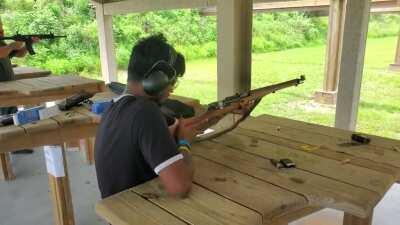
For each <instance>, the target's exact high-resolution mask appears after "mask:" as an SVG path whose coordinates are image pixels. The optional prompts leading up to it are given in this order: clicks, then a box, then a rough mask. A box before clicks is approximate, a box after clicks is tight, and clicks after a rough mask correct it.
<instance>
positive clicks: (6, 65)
mask: <svg viewBox="0 0 400 225" xmlns="http://www.w3.org/2000/svg"><path fill="white" fill-rule="evenodd" d="M3 46H7V44H6V43H5V42H4V41H0V47H3ZM10 80H14V70H13V68H12V64H11V60H10V57H8V56H7V57H4V58H0V81H10Z"/></svg>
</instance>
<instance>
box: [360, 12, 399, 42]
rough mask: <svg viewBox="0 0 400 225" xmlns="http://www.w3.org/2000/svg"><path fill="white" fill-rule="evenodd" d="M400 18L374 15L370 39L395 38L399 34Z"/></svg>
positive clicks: (370, 28)
mask: <svg viewBox="0 0 400 225" xmlns="http://www.w3.org/2000/svg"><path fill="white" fill-rule="evenodd" d="M399 24H400V16H398V15H374V16H372V19H371V21H370V23H369V31H368V37H373V38H380V37H388V36H395V35H397V34H398V32H399Z"/></svg>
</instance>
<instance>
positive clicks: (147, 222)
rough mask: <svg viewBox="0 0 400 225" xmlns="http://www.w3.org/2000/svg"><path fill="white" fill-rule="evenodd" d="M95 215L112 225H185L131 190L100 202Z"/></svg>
mask: <svg viewBox="0 0 400 225" xmlns="http://www.w3.org/2000/svg"><path fill="white" fill-rule="evenodd" d="M96 213H97V214H98V215H99V216H101V217H102V218H104V219H105V220H106V221H107V222H109V223H110V224H114V225H119V224H140V225H159V224H171V225H185V224H187V223H185V222H183V221H181V220H179V219H178V218H176V217H175V216H174V215H171V214H170V213H168V212H166V211H165V210H163V209H162V208H160V207H158V206H156V205H155V204H153V203H151V202H149V201H147V200H146V199H145V198H142V197H141V196H139V195H137V194H136V193H134V192H133V191H131V190H127V191H124V192H121V193H118V194H116V195H114V196H111V197H108V198H106V199H103V200H101V201H100V202H99V203H97V204H96Z"/></svg>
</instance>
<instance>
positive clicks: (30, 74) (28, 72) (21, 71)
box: [13, 66, 51, 80]
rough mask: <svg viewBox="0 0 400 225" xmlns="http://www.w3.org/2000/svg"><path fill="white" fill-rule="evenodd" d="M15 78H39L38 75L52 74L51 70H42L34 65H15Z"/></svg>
mask: <svg viewBox="0 0 400 225" xmlns="http://www.w3.org/2000/svg"><path fill="white" fill-rule="evenodd" d="M13 70H14V78H15V80H20V79H29V78H37V77H47V76H49V75H50V74H51V71H49V70H42V69H37V68H32V67H24V66H19V67H14V68H13Z"/></svg>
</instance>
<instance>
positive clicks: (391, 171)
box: [232, 128, 400, 180]
mask: <svg viewBox="0 0 400 225" xmlns="http://www.w3.org/2000/svg"><path fill="white" fill-rule="evenodd" d="M232 134H240V135H246V136H250V137H254V139H252V140H254V143H252V146H256V145H258V144H257V143H258V141H257V140H256V139H255V138H260V139H264V140H267V141H268V142H269V143H273V144H275V145H279V146H285V147H288V148H290V149H292V150H296V151H303V152H306V153H307V154H313V155H317V156H320V157H323V158H327V159H332V160H336V161H338V162H340V163H341V164H343V165H345V164H346V165H347V164H349V165H354V166H357V167H363V168H368V169H370V170H375V171H378V172H380V173H384V174H387V175H390V176H391V177H392V178H393V179H395V180H400V170H399V169H398V168H397V167H393V166H390V165H386V164H380V163H376V162H373V161H370V160H366V159H363V158H359V157H357V156H352V155H348V154H343V153H338V152H336V151H332V150H329V149H327V148H320V147H319V146H316V145H309V144H305V143H304V142H300V141H294V140H291V139H288V138H281V137H277V136H273V135H270V134H267V133H265V132H263V133H260V132H257V131H252V130H248V129H242V128H237V129H236V130H235V131H233V132H232Z"/></svg>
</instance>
